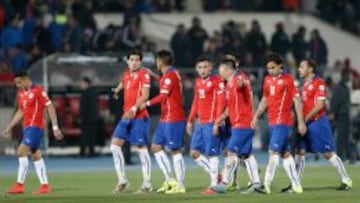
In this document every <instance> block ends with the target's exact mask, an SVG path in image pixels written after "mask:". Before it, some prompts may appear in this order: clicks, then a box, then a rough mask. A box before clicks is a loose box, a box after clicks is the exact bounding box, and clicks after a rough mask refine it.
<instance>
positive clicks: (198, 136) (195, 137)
mask: <svg viewBox="0 0 360 203" xmlns="http://www.w3.org/2000/svg"><path fill="white" fill-rule="evenodd" d="M213 127H214V124H212V123H207V124H197V125H196V126H195V129H194V132H193V134H192V138H191V144H190V148H191V150H194V151H198V152H200V153H202V154H205V155H207V156H218V155H219V153H220V140H221V139H220V136H214V134H213Z"/></svg>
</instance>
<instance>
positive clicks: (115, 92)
mask: <svg viewBox="0 0 360 203" xmlns="http://www.w3.org/2000/svg"><path fill="white" fill-rule="evenodd" d="M111 91H112V92H113V97H114V99H116V100H117V99H119V93H120V90H119V89H118V88H111Z"/></svg>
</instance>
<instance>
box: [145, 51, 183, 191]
mask: <svg viewBox="0 0 360 203" xmlns="http://www.w3.org/2000/svg"><path fill="white" fill-rule="evenodd" d="M172 62H173V57H172V55H171V53H170V52H169V51H166V50H161V51H159V52H158V53H157V55H156V66H157V69H158V70H160V71H161V72H162V74H163V75H162V77H161V79H160V93H159V94H158V95H157V96H156V97H154V98H153V99H151V100H149V101H147V102H146V103H143V104H142V106H141V108H145V107H146V106H148V107H149V106H153V105H156V104H158V103H160V104H161V116H160V122H159V123H158V125H157V127H156V130H155V132H154V136H153V141H152V146H151V148H152V151H153V153H154V155H155V159H156V162H157V163H158V165H159V167H160V169H161V171H162V173H163V174H164V177H165V181H164V182H163V184H162V186H161V187H160V188H159V189H158V190H157V192H159V193H165V194H182V193H185V186H184V177H185V163H184V159H183V156H182V154H181V148H182V147H183V139H184V133H185V112H184V109H183V104H182V83H181V77H180V74H179V72H178V71H177V70H176V69H175V68H174V67H173V66H172ZM165 147H166V148H167V149H169V150H170V151H171V154H172V158H173V164H174V170H175V175H176V180H177V182H176V181H174V180H173V178H172V177H171V173H172V170H171V166H170V161H169V159H168V157H167V155H166V153H165V151H164V148H165Z"/></svg>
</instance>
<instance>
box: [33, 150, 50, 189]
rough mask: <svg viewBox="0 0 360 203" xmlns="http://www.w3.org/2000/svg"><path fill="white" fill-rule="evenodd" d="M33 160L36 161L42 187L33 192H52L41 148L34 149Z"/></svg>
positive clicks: (37, 173)
mask: <svg viewBox="0 0 360 203" xmlns="http://www.w3.org/2000/svg"><path fill="white" fill-rule="evenodd" d="M31 157H32V160H33V161H34V165H35V170H36V175H37V177H38V179H39V181H40V184H41V185H40V187H39V188H38V189H37V190H35V191H34V192H33V193H32V194H43V193H49V192H51V188H50V186H49V181H48V177H47V172H46V165H45V162H44V159H43V158H42V154H41V152H40V150H38V149H37V150H36V149H35V150H34V151H33V153H32V154H31Z"/></svg>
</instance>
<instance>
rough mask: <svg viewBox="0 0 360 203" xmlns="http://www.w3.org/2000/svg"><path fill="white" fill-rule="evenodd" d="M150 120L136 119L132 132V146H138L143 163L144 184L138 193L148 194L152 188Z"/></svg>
mask: <svg viewBox="0 0 360 203" xmlns="http://www.w3.org/2000/svg"><path fill="white" fill-rule="evenodd" d="M149 128H150V119H148V118H146V119H135V120H134V125H133V126H131V130H130V134H131V135H130V141H131V145H133V146H136V149H137V153H138V156H139V159H140V162H141V172H142V175H143V183H142V185H141V187H140V189H139V190H138V191H137V193H148V192H150V191H151V190H152V187H151V159H150V155H149V150H148V135H149Z"/></svg>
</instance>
